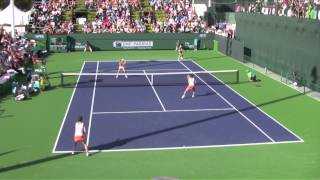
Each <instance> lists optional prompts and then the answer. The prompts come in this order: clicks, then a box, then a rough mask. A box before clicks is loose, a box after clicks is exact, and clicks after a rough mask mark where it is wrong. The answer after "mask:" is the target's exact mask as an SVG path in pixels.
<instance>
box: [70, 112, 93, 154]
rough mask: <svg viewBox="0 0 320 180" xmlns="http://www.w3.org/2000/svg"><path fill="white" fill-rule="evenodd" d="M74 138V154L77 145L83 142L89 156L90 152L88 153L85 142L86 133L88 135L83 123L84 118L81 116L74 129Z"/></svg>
mask: <svg viewBox="0 0 320 180" xmlns="http://www.w3.org/2000/svg"><path fill="white" fill-rule="evenodd" d="M74 129H75V130H74V137H73V141H74V144H73V151H72V154H74V151H75V148H76V145H77V144H78V143H79V142H81V143H82V144H83V147H84V149H85V151H86V155H87V156H89V151H88V146H87V144H86V142H85V133H86V128H85V126H84V123H83V118H82V116H80V117H79V118H78V120H77V122H76V124H75V127H74Z"/></svg>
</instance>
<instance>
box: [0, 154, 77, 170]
mask: <svg viewBox="0 0 320 180" xmlns="http://www.w3.org/2000/svg"><path fill="white" fill-rule="evenodd" d="M76 155H77V154H75V155H71V154H59V155H55V156H50V157H45V158H41V159H37V160H33V161H28V162H23V163H18V164H15V165H11V166H7V167H0V173H3V172H8V171H12V170H16V169H21V168H25V167H29V166H34V165H38V164H42V163H46V162H50V161H54V160H58V159H62V158H66V157H69V156H76Z"/></svg>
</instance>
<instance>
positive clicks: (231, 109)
mask: <svg viewBox="0 0 320 180" xmlns="http://www.w3.org/2000/svg"><path fill="white" fill-rule="evenodd" d="M201 111H234V109H233V108H221V109H173V110H166V111H115V112H92V114H93V115H99V114H136V113H170V112H201Z"/></svg>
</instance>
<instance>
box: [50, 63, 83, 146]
mask: <svg viewBox="0 0 320 180" xmlns="http://www.w3.org/2000/svg"><path fill="white" fill-rule="evenodd" d="M84 65H85V62H83V63H82V67H81V73H82V71H83V68H84ZM80 77H81V76H79V77H78V80H77V83H76V85H75V87H74V89H73V92H72V95H71V98H70V100H69V104H68V107H67V111H66V112H65V114H64V118H63V121H62V123H61V125H60V130H59V133H58V136H57V139H56V142H55V144H54V146H53V149H52V152H55V150H56V148H57V145H58V141H59V139H60V135H61V132H62V128H63V126H64V123H65V121H66V118H67V115H68V113H69V109H70V106H71V103H72V101H73V96H74V94H75V92H76V89H77V87H78V83H79V80H80Z"/></svg>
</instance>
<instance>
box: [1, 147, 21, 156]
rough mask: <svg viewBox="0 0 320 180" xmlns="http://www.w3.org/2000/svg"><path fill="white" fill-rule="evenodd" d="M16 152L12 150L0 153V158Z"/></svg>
mask: <svg viewBox="0 0 320 180" xmlns="http://www.w3.org/2000/svg"><path fill="white" fill-rule="evenodd" d="M16 151H18V150H17V149H14V150H11V151H6V152H1V153H0V156H5V155H8V154H11V153H14V152H16Z"/></svg>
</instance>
